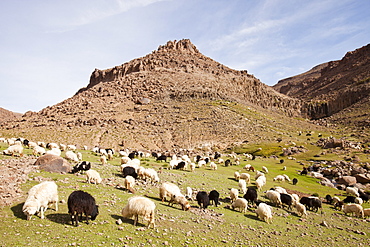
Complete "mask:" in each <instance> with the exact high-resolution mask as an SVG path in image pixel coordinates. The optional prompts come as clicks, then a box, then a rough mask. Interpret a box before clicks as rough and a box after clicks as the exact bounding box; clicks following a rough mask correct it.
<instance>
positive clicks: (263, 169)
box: [262, 166, 269, 174]
mask: <svg viewBox="0 0 370 247" xmlns="http://www.w3.org/2000/svg"><path fill="white" fill-rule="evenodd" d="M262 172H263V173H266V174H267V173H269V170H268V169H267V167H266V166H262Z"/></svg>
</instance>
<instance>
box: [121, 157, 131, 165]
mask: <svg viewBox="0 0 370 247" xmlns="http://www.w3.org/2000/svg"><path fill="white" fill-rule="evenodd" d="M130 161H131V159H130V158H129V157H127V156H123V157H121V165H125V164H127V163H128V162H130Z"/></svg>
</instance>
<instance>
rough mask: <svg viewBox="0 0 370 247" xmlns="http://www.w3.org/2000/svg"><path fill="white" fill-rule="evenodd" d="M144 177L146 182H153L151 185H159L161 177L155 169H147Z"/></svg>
mask: <svg viewBox="0 0 370 247" xmlns="http://www.w3.org/2000/svg"><path fill="white" fill-rule="evenodd" d="M143 177H144V179H145V180H149V181H151V183H154V184H156V183H159V176H158V173H157V171H156V170H154V169H153V168H147V169H145V170H144V172H143Z"/></svg>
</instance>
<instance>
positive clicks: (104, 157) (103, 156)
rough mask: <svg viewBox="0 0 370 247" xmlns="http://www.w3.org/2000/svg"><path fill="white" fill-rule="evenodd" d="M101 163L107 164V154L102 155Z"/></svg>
mask: <svg viewBox="0 0 370 247" xmlns="http://www.w3.org/2000/svg"><path fill="white" fill-rule="evenodd" d="M100 163H101V164H102V165H106V164H107V156H105V155H102V156H100Z"/></svg>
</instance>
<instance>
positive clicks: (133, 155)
mask: <svg viewBox="0 0 370 247" xmlns="http://www.w3.org/2000/svg"><path fill="white" fill-rule="evenodd" d="M138 155H139V153H138V152H137V151H132V152H131V153H129V154H128V157H129V158H130V159H135V158H136V157H137V156H138Z"/></svg>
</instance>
